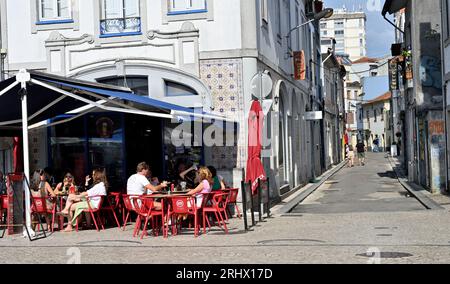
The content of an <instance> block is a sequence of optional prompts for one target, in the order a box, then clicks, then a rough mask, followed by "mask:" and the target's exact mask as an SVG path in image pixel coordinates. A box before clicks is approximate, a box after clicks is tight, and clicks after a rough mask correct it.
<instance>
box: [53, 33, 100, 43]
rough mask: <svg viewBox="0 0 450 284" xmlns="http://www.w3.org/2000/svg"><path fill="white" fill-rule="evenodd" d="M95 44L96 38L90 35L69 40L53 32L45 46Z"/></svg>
mask: <svg viewBox="0 0 450 284" xmlns="http://www.w3.org/2000/svg"><path fill="white" fill-rule="evenodd" d="M86 42H87V43H89V44H93V43H94V42H95V40H94V36H93V35H90V34H84V35H82V36H80V37H75V38H67V37H65V36H63V35H62V34H61V33H59V32H58V31H53V32H52V33H51V34H50V36H49V37H48V39H47V40H46V41H45V46H60V45H63V46H70V45H80V44H83V43H86Z"/></svg>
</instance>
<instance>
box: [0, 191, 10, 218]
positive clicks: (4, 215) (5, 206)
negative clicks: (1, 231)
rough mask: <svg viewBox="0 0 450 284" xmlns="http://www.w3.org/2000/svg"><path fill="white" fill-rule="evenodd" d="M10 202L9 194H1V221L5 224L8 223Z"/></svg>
mask: <svg viewBox="0 0 450 284" xmlns="http://www.w3.org/2000/svg"><path fill="white" fill-rule="evenodd" d="M8 203H9V200H8V195H0V222H1V223H5V224H6V223H7V222H6V221H7V214H8V208H9V205H8Z"/></svg>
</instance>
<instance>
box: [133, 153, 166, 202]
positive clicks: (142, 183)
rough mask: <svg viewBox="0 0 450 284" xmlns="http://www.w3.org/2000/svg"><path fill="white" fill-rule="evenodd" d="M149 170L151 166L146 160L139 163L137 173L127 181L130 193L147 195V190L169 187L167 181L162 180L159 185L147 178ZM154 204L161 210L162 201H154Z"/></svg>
mask: <svg viewBox="0 0 450 284" xmlns="http://www.w3.org/2000/svg"><path fill="white" fill-rule="evenodd" d="M148 171H149V166H148V164H147V163H146V162H142V163H139V164H138V165H137V168H136V174H134V175H132V176H131V177H130V178H129V179H128V181H127V194H128V195H145V194H147V191H150V192H151V193H155V192H158V191H161V190H162V189H163V188H165V187H167V183H166V182H162V183H161V184H159V185H157V186H154V185H152V184H151V183H150V182H149V181H148V179H147V176H148ZM153 204H154V208H155V209H156V210H161V203H160V202H154V203H153Z"/></svg>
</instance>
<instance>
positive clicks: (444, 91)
mask: <svg viewBox="0 0 450 284" xmlns="http://www.w3.org/2000/svg"><path fill="white" fill-rule="evenodd" d="M445 4H446V3H445V1H441V8H442V9H441V11H442V12H444V7H446V6H445ZM445 9H448V7H446V8H445ZM442 15H443V16H444V13H442ZM441 18H442V19H441V22H442V24H441V27H442V28H444V27H445V25H444V17H441ZM448 29H450V26H448V27H447V30H448ZM443 33H444V29H442V33H441V74H442V95H443V99H444V105H443V113H444V127H445V128H444V129H445V130H446V131H445V191H446V192H448V191H449V188H448V186H449V185H448V178H449V175H448V164H449V161H448V154H449V153H448V135H449V133H448V131H447V129H448V128H447V126H448V122H447V119H448V115H447V114H448V111H447V84H448V83H447V81H445V61H446V60H445V45H444V36H443Z"/></svg>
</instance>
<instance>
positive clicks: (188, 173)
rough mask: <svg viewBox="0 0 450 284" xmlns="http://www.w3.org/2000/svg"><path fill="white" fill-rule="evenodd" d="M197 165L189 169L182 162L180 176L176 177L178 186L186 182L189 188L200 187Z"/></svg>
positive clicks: (179, 170) (179, 167) (179, 168)
mask: <svg viewBox="0 0 450 284" xmlns="http://www.w3.org/2000/svg"><path fill="white" fill-rule="evenodd" d="M197 170H198V169H197V165H195V164H194V165H192V166H191V167H190V168H187V166H186V164H185V163H183V162H181V163H180V164H179V165H178V176H177V177H176V180H177V182H178V184H180V183H181V182H186V186H187V188H194V187H196V186H197V185H198V181H197V176H196V172H197Z"/></svg>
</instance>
